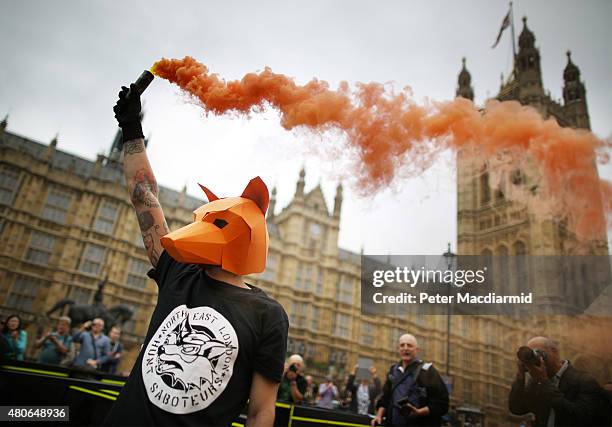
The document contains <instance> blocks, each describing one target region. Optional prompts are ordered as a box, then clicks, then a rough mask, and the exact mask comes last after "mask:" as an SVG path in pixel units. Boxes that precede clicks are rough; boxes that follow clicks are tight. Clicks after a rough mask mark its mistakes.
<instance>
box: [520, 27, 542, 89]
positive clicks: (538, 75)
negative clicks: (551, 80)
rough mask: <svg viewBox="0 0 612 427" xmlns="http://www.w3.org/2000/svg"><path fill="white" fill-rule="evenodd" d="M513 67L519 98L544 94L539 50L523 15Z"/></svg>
mask: <svg viewBox="0 0 612 427" xmlns="http://www.w3.org/2000/svg"><path fill="white" fill-rule="evenodd" d="M515 68H516V73H517V79H518V82H519V85H520V87H521V98H523V99H524V98H528V97H530V96H533V95H544V89H543V87H542V72H541V70H540V51H539V50H538V49H537V48H536V47H535V35H534V34H533V33H532V32H531V30H530V29H529V28H528V27H527V17H526V16H524V17H523V31H522V32H521V35H520V36H519V51H518V53H517V55H516V62H515Z"/></svg>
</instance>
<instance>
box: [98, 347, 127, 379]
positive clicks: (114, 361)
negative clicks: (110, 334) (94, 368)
mask: <svg viewBox="0 0 612 427" xmlns="http://www.w3.org/2000/svg"><path fill="white" fill-rule="evenodd" d="M115 353H123V344H121V343H120V342H112V341H111V343H110V353H109V355H108V360H107V361H106V362H105V363H104V364H103V365H102V366H101V367H100V368H99V369H100V370H101V371H103V372H107V373H109V374H115V373H117V365H118V364H119V360H121V358H116V357H114V356H115Z"/></svg>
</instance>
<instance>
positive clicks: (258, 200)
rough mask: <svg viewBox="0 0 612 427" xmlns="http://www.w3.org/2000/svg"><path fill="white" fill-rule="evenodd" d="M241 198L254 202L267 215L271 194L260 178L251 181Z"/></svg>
mask: <svg viewBox="0 0 612 427" xmlns="http://www.w3.org/2000/svg"><path fill="white" fill-rule="evenodd" d="M205 191H206V190H205ZM241 197H244V198H245V199H249V200H252V201H254V202H255V204H256V205H257V206H258V207H259V209H260V210H261V212H262V213H263V214H264V215H265V214H266V211H267V210H268V204H269V203H270V193H268V187H267V186H266V184H265V182H263V180H262V179H261V178H260V177H258V176H256V177H255V178H253V179H252V180H250V181H249V183H248V184H247V186H246V188H245V189H244V191H243V192H242V196H241Z"/></svg>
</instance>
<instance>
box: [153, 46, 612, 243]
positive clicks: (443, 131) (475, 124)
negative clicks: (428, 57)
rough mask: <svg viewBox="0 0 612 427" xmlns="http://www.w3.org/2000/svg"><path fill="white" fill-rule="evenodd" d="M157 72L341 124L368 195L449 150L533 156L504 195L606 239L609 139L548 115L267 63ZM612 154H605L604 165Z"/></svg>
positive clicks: (585, 234)
mask: <svg viewBox="0 0 612 427" xmlns="http://www.w3.org/2000/svg"><path fill="white" fill-rule="evenodd" d="M151 71H152V72H153V73H154V74H155V75H157V76H159V77H162V78H164V79H167V80H169V81H170V82H172V83H175V84H177V85H178V86H179V87H180V88H181V89H183V90H185V91H187V92H188V93H190V94H191V95H193V96H195V97H196V98H197V99H198V100H199V101H200V102H201V104H202V106H203V108H204V110H205V111H206V112H210V113H213V114H219V115H220V114H224V113H226V112H230V111H231V112H237V113H241V114H245V115H247V114H249V113H251V112H252V111H262V110H263V109H265V108H266V106H267V105H270V106H272V107H274V108H275V109H277V110H278V111H279V113H280V117H281V125H282V126H283V128H285V129H287V130H291V129H294V128H296V127H306V128H308V129H311V130H315V131H320V132H322V131H326V130H330V129H339V130H342V131H343V132H344V133H345V134H346V136H347V141H348V144H349V146H350V148H351V151H354V152H356V153H357V156H358V161H359V164H358V167H355V171H354V172H355V173H356V175H357V177H358V180H359V184H360V187H361V188H362V190H364V191H365V192H369V191H372V190H376V189H378V188H381V187H384V186H388V185H389V184H390V183H391V182H392V181H393V179H394V178H395V177H396V174H397V172H398V171H399V170H402V172H407V173H408V174H412V175H417V174H419V173H421V172H422V171H423V170H425V169H427V168H428V167H429V166H430V165H431V164H432V163H433V162H434V161H435V159H436V158H437V155H438V154H439V153H440V152H442V151H444V150H446V149H453V150H455V151H456V152H457V151H460V152H461V153H472V154H477V155H478V156H481V157H482V158H484V159H490V158H494V157H495V156H498V155H499V154H500V153H503V154H504V156H506V157H507V158H509V159H510V163H509V164H510V165H511V168H517V167H526V168H527V169H528V166H526V165H528V164H529V162H530V161H531V159H533V161H535V163H536V166H537V171H538V173H539V175H540V177H539V181H538V182H537V184H534V185H532V186H531V188H527V187H526V186H525V185H523V186H515V187H516V188H513V189H508V190H512V191H507V197H508V198H509V199H511V200H515V201H521V202H525V203H528V202H532V203H531V204H532V205H533V204H534V203H533V201H534V200H536V204H537V205H538V206H539V207H540V209H539V211H538V209H535V211H536V212H539V213H541V214H542V215H544V216H545V217H548V218H554V219H556V220H560V219H565V220H566V221H567V223H568V226H569V228H570V229H571V230H572V231H573V232H575V233H576V235H577V236H579V237H580V238H583V239H588V240H591V239H601V238H605V232H606V228H607V227H606V222H605V218H604V216H603V214H602V212H603V210H604V209H605V211H606V213H610V212H611V211H612V197H610V196H612V184H610V183H609V182H606V181H603V180H600V179H599V177H598V175H597V169H596V163H597V160H598V158H597V153H598V152H600V153H601V152H602V150H603V149H605V148H608V146H609V143H606V142H604V141H603V140H601V139H599V138H597V137H596V136H595V135H594V134H592V133H591V132H588V131H585V130H577V129H570V128H563V127H561V126H559V125H558V123H557V122H556V121H555V120H554V119H548V120H544V119H543V118H542V117H541V115H540V114H539V113H538V112H537V111H536V110H534V109H533V108H531V107H528V106H522V105H520V104H519V103H518V102H515V101H507V102H499V101H494V100H493V101H489V102H487V104H486V106H485V108H484V109H479V108H478V107H477V106H475V105H474V104H473V103H472V101H469V100H467V99H464V98H456V99H454V100H451V101H444V102H435V101H430V102H428V103H426V104H425V105H418V104H417V103H416V102H415V101H414V100H413V99H412V96H411V93H410V90H409V88H406V89H403V90H401V91H399V92H397V93H396V92H394V91H392V90H387V89H385V87H384V86H383V85H381V84H379V83H357V84H356V85H355V88H354V89H352V90H351V89H350V88H349V85H348V83H346V82H341V83H340V85H339V87H338V89H337V90H332V89H330V88H329V84H328V83H327V82H325V81H322V80H317V79H313V80H311V81H309V82H308V83H306V84H305V85H298V84H296V83H295V82H294V81H293V79H291V78H290V77H287V76H285V75H282V74H276V73H274V72H272V70H270V69H269V68H265V69H264V70H263V71H261V72H259V73H249V74H246V75H245V76H244V77H243V78H242V79H241V80H240V81H238V80H235V81H225V80H223V79H221V78H220V77H219V76H218V75H216V74H212V73H210V72H209V70H208V68H207V67H206V66H205V65H203V64H201V63H199V62H197V61H196V60H195V59H193V58H191V57H185V58H183V59H162V60H160V61H158V62H156V63H155V64H154V65H153V67H152V68H151ZM606 157H607V156H606V155H605V154H603V155H601V156H600V158H599V160H600V162H603V161H607V158H606ZM536 189H537V196H534V195H535V194H536ZM608 217H610V215H608Z"/></svg>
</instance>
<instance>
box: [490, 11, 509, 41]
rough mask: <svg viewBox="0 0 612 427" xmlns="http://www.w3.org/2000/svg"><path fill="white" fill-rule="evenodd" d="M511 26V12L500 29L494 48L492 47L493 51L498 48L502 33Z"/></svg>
mask: <svg viewBox="0 0 612 427" xmlns="http://www.w3.org/2000/svg"><path fill="white" fill-rule="evenodd" d="M509 26H510V11H508V13H507V14H506V17H505V18H504V21H503V22H502V25H501V28H500V29H499V34H498V35H497V39H496V40H495V43H493V46H491V49H495V46H497V43H499V39H501V36H502V33H503V32H504V30H505V29H506V28H508V27H509Z"/></svg>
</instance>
